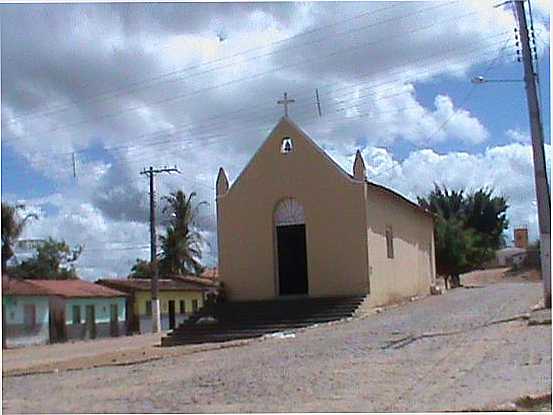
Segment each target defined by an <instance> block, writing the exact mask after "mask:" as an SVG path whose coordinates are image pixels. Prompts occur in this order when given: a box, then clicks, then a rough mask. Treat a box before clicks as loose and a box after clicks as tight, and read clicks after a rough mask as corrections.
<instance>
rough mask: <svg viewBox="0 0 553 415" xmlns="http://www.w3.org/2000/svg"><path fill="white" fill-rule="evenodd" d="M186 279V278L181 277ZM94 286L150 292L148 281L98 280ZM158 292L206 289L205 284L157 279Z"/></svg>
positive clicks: (149, 282) (149, 281)
mask: <svg viewBox="0 0 553 415" xmlns="http://www.w3.org/2000/svg"><path fill="white" fill-rule="evenodd" d="M183 278H186V277H183ZM96 285H99V286H106V287H111V288H115V289H117V290H122V291H125V292H133V291H150V289H151V280H149V279H122V278H121V279H116V278H111V279H100V280H98V281H96ZM158 287H159V291H200V292H201V291H205V290H206V289H207V288H208V287H207V286H205V284H200V283H195V282H190V281H184V280H180V279H166V278H163V279H159V280H158Z"/></svg>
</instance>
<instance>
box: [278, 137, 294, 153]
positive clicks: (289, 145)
mask: <svg viewBox="0 0 553 415" xmlns="http://www.w3.org/2000/svg"><path fill="white" fill-rule="evenodd" d="M292 151H294V143H293V142H292V139H291V138H290V137H284V138H283V139H282V143H281V144H280V152H281V153H282V154H287V153H291V152H292Z"/></svg>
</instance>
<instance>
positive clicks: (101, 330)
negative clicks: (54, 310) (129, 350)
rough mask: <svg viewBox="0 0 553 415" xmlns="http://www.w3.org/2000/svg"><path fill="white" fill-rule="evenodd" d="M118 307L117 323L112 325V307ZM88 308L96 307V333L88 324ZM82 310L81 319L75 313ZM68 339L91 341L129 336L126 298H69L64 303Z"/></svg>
mask: <svg viewBox="0 0 553 415" xmlns="http://www.w3.org/2000/svg"><path fill="white" fill-rule="evenodd" d="M112 305H116V306H117V322H116V324H114V325H112V320H111V306H112ZM87 306H93V307H94V316H95V333H94V330H92V329H91V327H90V326H89V325H87V323H86V321H87V320H86V318H87ZM77 309H78V310H80V311H79V312H80V319H79V316H78V315H76V314H75V312H76V311H77ZM64 311H65V324H66V333H67V339H90V338H98V337H109V336H115V335H117V336H123V335H126V334H127V328H126V310H125V298H124V297H113V298H68V299H65V301H64ZM76 320H79V322H76Z"/></svg>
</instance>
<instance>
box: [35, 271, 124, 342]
mask: <svg viewBox="0 0 553 415" xmlns="http://www.w3.org/2000/svg"><path fill="white" fill-rule="evenodd" d="M27 283H28V284H31V285H33V286H34V287H37V288H38V289H41V290H44V291H45V292H47V293H48V296H49V301H48V303H49V307H50V339H51V341H52V342H59V341H66V340H88V339H95V338H98V337H109V336H121V335H126V334H127V327H126V294H125V293H123V292H121V291H117V290H114V289H111V288H108V287H102V286H99V285H97V284H94V283H91V282H88V281H83V280H27Z"/></svg>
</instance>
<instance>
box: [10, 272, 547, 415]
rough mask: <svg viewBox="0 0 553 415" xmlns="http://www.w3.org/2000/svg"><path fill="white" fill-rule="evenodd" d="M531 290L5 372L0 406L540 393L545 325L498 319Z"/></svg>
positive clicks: (469, 292) (440, 407)
mask: <svg viewBox="0 0 553 415" xmlns="http://www.w3.org/2000/svg"><path fill="white" fill-rule="evenodd" d="M540 296H541V285H540V284H539V283H515V282H509V283H496V284H491V285H488V286H486V287H483V288H477V289H458V290H453V291H450V292H448V293H447V294H445V295H443V296H435V297H427V298H425V299H422V300H420V301H417V302H412V303H408V304H404V305H402V306H399V307H396V308H392V309H389V310H386V311H385V312H383V313H380V314H377V315H373V316H368V317H366V318H362V319H355V320H352V321H349V322H346V323H341V324H336V325H333V326H327V327H316V328H312V329H309V330H305V331H303V332H301V333H298V334H296V336H295V337H287V338H282V339H278V338H273V339H267V340H263V341H253V342H249V343H247V344H246V345H244V346H241V347H234V348H227V349H219V350H207V351H200V352H197V353H193V354H187V355H182V356H175V357H168V358H164V359H160V360H157V361H153V362H149V363H144V364H137V365H130V366H121V367H102V368H94V369H85V370H79V371H69V372H62V371H60V372H59V373H50V374H39V375H31V376H22V377H6V378H4V381H3V386H2V389H3V408H4V410H5V411H6V412H7V413H14V412H18V413H20V412H41V413H43V412H187V413H194V412H211V413H213V412H250V411H256V412H266V411H271V412H280V411H285V412H304V411H337V412H344V411H345V412H347V411H365V412H366V411H408V410H410V411H423V410H424V411H444V410H462V409H474V408H485V407H497V406H499V405H502V404H504V403H505V402H509V401H512V400H515V399H517V398H519V397H522V396H525V395H531V396H534V395H543V394H547V393H551V326H550V325H536V326H529V325H528V324H527V322H526V321H525V320H522V319H520V318H519V319H514V320H512V321H507V322H499V321H500V320H505V319H509V318H511V317H514V316H515V317H516V316H521V315H523V314H524V313H526V312H527V311H528V310H529V309H530V308H531V307H532V306H533V305H534V304H536V303H537V302H538V300H539V299H540ZM494 322H495V323H494ZM486 324H487V325H486ZM439 333H442V334H446V335H436V334H439ZM447 333H450V334H447ZM429 334H430V335H432V336H426V337H425V336H424V335H429ZM421 335H423V336H421ZM413 339H414V340H413Z"/></svg>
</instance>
